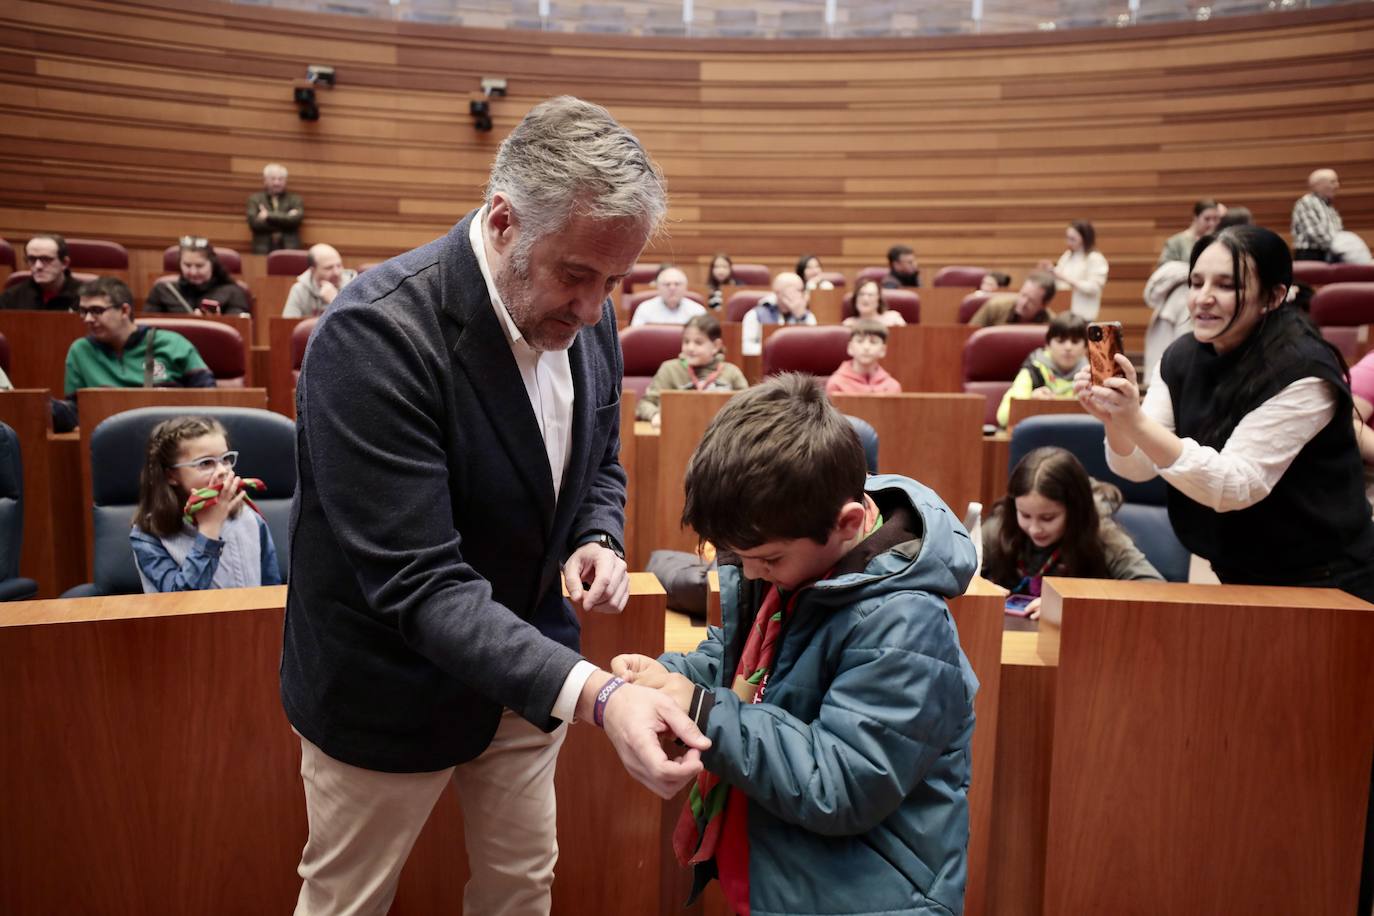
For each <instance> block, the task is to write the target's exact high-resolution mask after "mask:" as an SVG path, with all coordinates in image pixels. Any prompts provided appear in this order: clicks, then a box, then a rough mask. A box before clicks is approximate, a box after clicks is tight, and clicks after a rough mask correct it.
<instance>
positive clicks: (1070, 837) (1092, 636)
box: [1041, 578, 1374, 914]
mask: <svg viewBox="0 0 1374 916" xmlns="http://www.w3.org/2000/svg"><path fill="white" fill-rule="evenodd" d="M1139 585H1144V583H1134V582H1107V581H1097V580H1085V579H1054V578H1050V579H1047V580H1046V596H1047V597H1046V601H1045V604H1046V606H1047V607H1046V610H1045V612H1044V615H1043V619H1042V621H1041V626H1042V630H1044V629H1045V628H1046V621H1054V620H1055V619H1056V618H1057V619H1058V621H1059V624H1060V625H1059V626H1058V627H1050V629H1053V630H1057V631H1058V634H1059V638H1060V646H1059V674H1058V678H1059V680H1058V689H1057V692H1056V696H1055V711H1054V753H1053V761H1052V764H1051V773H1050V797H1049V819H1048V831H1047V847H1046V863H1045V896H1044V904H1045V912H1046V913H1079V912H1100V913H1132V912H1141V911H1142V910H1141V906H1142V903H1141V902H1142V901H1145V900H1148V901H1149V904H1148V909H1149V911H1150V912H1156V913H1196V912H1261V911H1263V910H1265V909H1267V908H1271V907H1272V906H1273V905H1274V901H1275V900H1278V899H1289V900H1301V901H1302V908H1303V911H1304V912H1309V913H1330V914H1341V913H1349V912H1351V911H1353V910H1354V908H1355V897H1356V888H1357V885H1358V882H1359V873H1360V850H1361V846H1362V837H1363V827H1364V806H1363V805H1362V804H1360V803H1359V802H1358V800H1359V799H1363V798H1365V797H1366V793H1367V792H1368V791H1369V771H1370V761H1371V757H1374V667H1371V666H1370V664H1369V659H1370V658H1371V657H1374V606H1371V605H1368V604H1365V603H1364V602H1361V601H1359V600H1357V599H1355V598H1352V597H1351V596H1349V595H1346V594H1344V593H1342V592H1338V591H1335V590H1334V589H1281V588H1262V587H1246V586H1202V585H1172V586H1169V587H1163V586H1162V584H1159V585H1153V586H1146V587H1137V586H1139ZM1042 635H1043V634H1042Z"/></svg>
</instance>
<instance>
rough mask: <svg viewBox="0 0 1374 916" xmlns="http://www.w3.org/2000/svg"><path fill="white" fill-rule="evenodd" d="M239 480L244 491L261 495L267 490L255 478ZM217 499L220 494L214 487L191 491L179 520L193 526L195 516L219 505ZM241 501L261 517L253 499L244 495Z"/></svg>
mask: <svg viewBox="0 0 1374 916" xmlns="http://www.w3.org/2000/svg"><path fill="white" fill-rule="evenodd" d="M239 480H241V481H243V488H244V489H245V490H257V491H258V492H259V493H261V492H262V491H264V490H266V489H267V485H266V484H264V483H263V482H262V481H261V480H260V479H258V478H257V477H240V478H239ZM219 498H220V492H219V490H217V489H215V488H214V487H201V488H200V489H199V490H192V491H191V496H190V497H189V498H188V499H187V500H186V506H185V508H183V509H182V510H181V520H182V521H184V522H185V523H186V524H188V525H194V524H195V523H196V514H197V513H199V512H203V511H205V510H206V509H208V508H210V507H211V506H217V505H219ZM231 498H232V497H231ZM243 501H244V502H245V503H247V504H248V508H250V509H252V510H253V511H254V512H256V513H258V515H262V510H261V509H259V508H258V507H257V505H256V504H255V503H254V502H253V497H251V496H249V495H247V494H244V497H243ZM265 517H266V516H264V518H265Z"/></svg>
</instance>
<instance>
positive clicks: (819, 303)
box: [806, 289, 844, 324]
mask: <svg viewBox="0 0 1374 916" xmlns="http://www.w3.org/2000/svg"><path fill="white" fill-rule="evenodd" d="M806 307H807V308H808V309H810V310H811V314H813V315H815V316H816V324H839V323H840V322H841V321H842V320H844V314H843V309H844V290H843V289H813V290H812V291H811V292H810V294H808V296H807V300H806Z"/></svg>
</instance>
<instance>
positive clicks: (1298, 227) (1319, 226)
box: [1293, 169, 1370, 264]
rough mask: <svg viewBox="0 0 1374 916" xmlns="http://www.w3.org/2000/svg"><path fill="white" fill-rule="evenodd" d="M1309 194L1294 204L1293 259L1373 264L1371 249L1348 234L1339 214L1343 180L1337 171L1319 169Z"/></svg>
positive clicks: (1309, 178) (1310, 182)
mask: <svg viewBox="0 0 1374 916" xmlns="http://www.w3.org/2000/svg"><path fill="white" fill-rule="evenodd" d="M1307 187H1308V192H1307V193H1306V194H1304V195H1303V196H1302V197H1299V198H1298V200H1297V203H1295V204H1293V259H1294V260H1295V261H1344V262H1346V263H1347V264H1368V263H1370V256H1369V246H1368V245H1367V244H1366V243H1365V242H1364V240H1363V239H1361V238H1360V237H1359V236H1358V235H1356V234H1355V233H1353V232H1347V231H1345V226H1344V225H1343V224H1342V223H1341V214H1340V213H1339V212H1338V211H1337V210H1336V205H1335V199H1336V192H1337V191H1338V190H1340V187H1341V182H1340V178H1339V177H1338V176H1337V175H1336V172H1335V170H1334V169H1317V170H1316V171H1315V172H1313V173H1312V174H1311V175H1308V176H1307Z"/></svg>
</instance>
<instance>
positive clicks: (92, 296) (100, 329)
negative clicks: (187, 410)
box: [53, 277, 215, 432]
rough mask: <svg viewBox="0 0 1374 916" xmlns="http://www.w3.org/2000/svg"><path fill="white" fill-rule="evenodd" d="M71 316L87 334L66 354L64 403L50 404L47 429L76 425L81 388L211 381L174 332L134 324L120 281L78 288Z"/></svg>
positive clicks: (168, 385) (169, 385)
mask: <svg viewBox="0 0 1374 916" xmlns="http://www.w3.org/2000/svg"><path fill="white" fill-rule="evenodd" d="M80 296H81V305H80V306H79V307H78V308H77V312H79V313H80V315H81V320H82V321H84V322H85V323H86V330H87V335H86V336H85V337H83V338H81V339H80V340H77V341H74V342H73V343H72V345H71V348H70V349H68V350H67V374H66V379H65V381H64V383H63V386H62V388H63V394H64V397H65V398H66V400H62V401H58V400H55V399H54V401H53V427H54V429H56V430H57V431H58V432H67V431H68V430H71V429H73V428H74V427H75V426H76V393H77V392H78V391H80V390H81V389H82V388H213V387H215V377H214V375H213V374H211V372H210V370H209V368H208V367H207V366H206V365H205V361H204V360H203V359H201V358H200V354H199V353H198V352H196V348H195V347H194V346H193V345H192V344H191V342H190V341H189V340H187V339H186V338H185V337H182V336H181V335H180V334H178V333H176V332H175V331H168V330H165V329H162V328H141V327H139V326H138V325H137V324H136V323H135V322H134V307H133V298H134V297H133V295H132V294H131V293H130V292H129V287H127V286H125V285H124V283H123V281H121V280H119V279H117V278H115V277H100V278H99V279H96V280H92V281H91V282H89V283H86V284H83V285H82V287H81V289H80Z"/></svg>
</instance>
